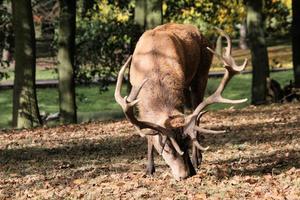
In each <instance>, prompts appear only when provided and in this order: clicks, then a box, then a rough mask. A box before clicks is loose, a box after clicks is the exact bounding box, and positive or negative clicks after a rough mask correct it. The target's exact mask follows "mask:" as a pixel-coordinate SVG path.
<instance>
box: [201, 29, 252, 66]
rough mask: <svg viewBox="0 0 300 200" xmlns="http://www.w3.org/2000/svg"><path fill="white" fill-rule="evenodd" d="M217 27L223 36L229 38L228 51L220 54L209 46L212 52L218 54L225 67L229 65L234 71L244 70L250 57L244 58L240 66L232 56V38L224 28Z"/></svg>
mask: <svg viewBox="0 0 300 200" xmlns="http://www.w3.org/2000/svg"><path fill="white" fill-rule="evenodd" d="M215 29H217V31H218V32H219V33H220V36H221V37H225V38H226V40H227V47H226V48H225V49H226V51H225V53H224V54H223V55H220V54H218V53H217V52H215V51H214V50H212V49H211V48H209V47H207V49H208V50H209V51H210V52H212V53H213V54H214V55H216V56H217V58H218V59H219V60H221V61H222V62H223V64H224V66H225V67H226V66H227V67H228V66H230V68H231V69H230V70H233V71H236V72H241V71H243V70H244V68H245V67H246V65H247V63H248V59H247V58H246V59H245V60H244V63H243V64H242V65H240V66H238V65H237V64H236V63H235V61H234V59H233V57H232V56H231V51H232V42H231V39H230V37H229V35H228V34H227V33H225V31H223V30H222V29H219V28H217V27H215ZM220 36H219V37H220Z"/></svg>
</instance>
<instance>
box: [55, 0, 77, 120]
mask: <svg viewBox="0 0 300 200" xmlns="http://www.w3.org/2000/svg"><path fill="white" fill-rule="evenodd" d="M59 3H60V17H59V27H58V63H59V64H58V65H59V66H58V77H59V84H58V89H59V110H60V121H61V122H62V123H76V122H77V113H76V101H75V81H74V76H75V66H74V54H75V27H76V1H75V0H60V1H59Z"/></svg>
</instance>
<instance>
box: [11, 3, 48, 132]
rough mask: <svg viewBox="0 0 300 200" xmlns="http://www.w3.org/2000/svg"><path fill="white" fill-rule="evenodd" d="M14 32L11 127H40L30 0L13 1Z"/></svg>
mask: <svg viewBox="0 0 300 200" xmlns="http://www.w3.org/2000/svg"><path fill="white" fill-rule="evenodd" d="M12 15H13V28H14V32H15V61H16V64H15V79H14V92H13V126H14V127H17V128H30V127H33V126H36V125H40V124H41V122H42V121H41V117H40V113H39V109H38V104H37V98H36V87H35V33H34V25H33V17H32V9H31V1H30V0H22V1H19V0H13V1H12Z"/></svg>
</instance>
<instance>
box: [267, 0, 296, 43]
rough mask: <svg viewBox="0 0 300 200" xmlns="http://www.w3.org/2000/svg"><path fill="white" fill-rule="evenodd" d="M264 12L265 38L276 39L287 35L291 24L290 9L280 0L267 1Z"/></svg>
mask: <svg viewBox="0 0 300 200" xmlns="http://www.w3.org/2000/svg"><path fill="white" fill-rule="evenodd" d="M264 10H265V13H264V14H265V17H266V19H265V21H266V33H267V36H269V37H272V38H276V37H277V38H278V37H284V36H287V35H289V33H290V29H291V23H292V15H291V9H290V8H288V6H287V5H286V4H284V3H283V2H282V1H281V0H267V1H266V2H265V9H264Z"/></svg>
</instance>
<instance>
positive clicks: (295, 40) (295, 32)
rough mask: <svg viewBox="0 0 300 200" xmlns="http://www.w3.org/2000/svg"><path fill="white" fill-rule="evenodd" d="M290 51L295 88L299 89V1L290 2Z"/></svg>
mask: <svg viewBox="0 0 300 200" xmlns="http://www.w3.org/2000/svg"><path fill="white" fill-rule="evenodd" d="M292 10H293V22H292V51H293V69H294V80H295V87H297V88H300V1H299V0H293V1H292Z"/></svg>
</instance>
